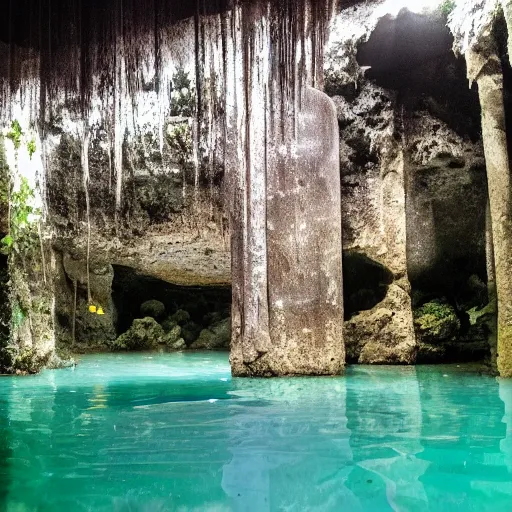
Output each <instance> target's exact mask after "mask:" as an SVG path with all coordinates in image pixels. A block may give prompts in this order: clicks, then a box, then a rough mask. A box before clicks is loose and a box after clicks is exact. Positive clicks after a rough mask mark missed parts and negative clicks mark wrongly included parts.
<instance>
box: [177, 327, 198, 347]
mask: <svg viewBox="0 0 512 512" xmlns="http://www.w3.org/2000/svg"><path fill="white" fill-rule="evenodd" d="M200 333H201V326H200V325H197V324H196V323H195V322H187V323H186V324H185V325H184V326H183V327H182V328H181V337H182V338H183V339H184V340H185V342H186V343H187V345H190V344H191V343H193V342H194V341H196V340H197V338H198V337H199V334H200Z"/></svg>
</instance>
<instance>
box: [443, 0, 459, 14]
mask: <svg viewBox="0 0 512 512" xmlns="http://www.w3.org/2000/svg"><path fill="white" fill-rule="evenodd" d="M455 7H456V3H455V1H454V0H444V2H443V3H442V4H441V5H440V6H439V11H440V12H441V14H443V15H444V16H446V17H448V16H449V15H450V14H451V13H452V12H453V10H454V9H455Z"/></svg>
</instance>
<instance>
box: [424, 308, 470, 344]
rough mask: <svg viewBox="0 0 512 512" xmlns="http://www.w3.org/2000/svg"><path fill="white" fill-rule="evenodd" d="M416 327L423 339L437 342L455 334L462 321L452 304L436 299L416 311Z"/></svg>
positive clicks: (428, 341)
mask: <svg viewBox="0 0 512 512" xmlns="http://www.w3.org/2000/svg"><path fill="white" fill-rule="evenodd" d="M414 327H415V330H416V333H417V334H418V335H419V336H420V339H421V340H422V341H424V342H427V343H435V342H439V341H443V340H446V339H449V338H451V337H452V336H454V335H455V334H456V333H457V332H458V330H459V329H460V321H459V319H458V317H457V314H456V312H455V310H454V309H453V307H452V306H450V304H447V303H445V302H442V301H440V300H434V301H432V302H427V303H426V304H424V305H423V306H421V307H419V308H418V309H416V310H415V311H414Z"/></svg>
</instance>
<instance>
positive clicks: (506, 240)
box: [466, 44, 512, 377]
mask: <svg viewBox="0 0 512 512" xmlns="http://www.w3.org/2000/svg"><path fill="white" fill-rule="evenodd" d="M466 62H467V66H468V77H469V79H470V80H471V81H476V82H477V83H478V92H479V96H480V105H481V108H482V136H483V143H484V152H485V160H486V166H487V180H488V188H489V204H490V213H491V224H492V238H493V245H494V264H495V278H496V293H497V298H498V348H497V355H498V360H497V363H498V371H499V373H500V375H501V376H502V377H512V190H511V185H512V183H511V175H510V164H509V155H508V149H507V134H506V126H505V110H504V102H503V73H502V68H501V61H500V59H499V57H498V55H497V53H496V51H495V50H494V48H493V47H492V44H489V45H487V47H486V49H485V50H483V51H477V50H474V49H472V50H469V51H468V52H467V53H466Z"/></svg>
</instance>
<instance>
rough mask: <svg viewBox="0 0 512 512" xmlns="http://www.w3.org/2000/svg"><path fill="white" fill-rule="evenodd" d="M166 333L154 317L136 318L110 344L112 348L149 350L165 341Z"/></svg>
mask: <svg viewBox="0 0 512 512" xmlns="http://www.w3.org/2000/svg"><path fill="white" fill-rule="evenodd" d="M165 341H166V334H165V331H164V330H163V328H162V326H161V325H159V324H158V323H157V321H156V320H155V319H154V318H151V317H146V318H137V319H136V320H134V321H133V324H132V326H131V327H130V328H129V329H128V331H126V332H125V333H124V334H121V336H119V337H118V338H117V340H115V342H114V343H113V345H112V349H113V350H149V349H153V348H156V347H157V346H158V345H159V344H161V343H165Z"/></svg>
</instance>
